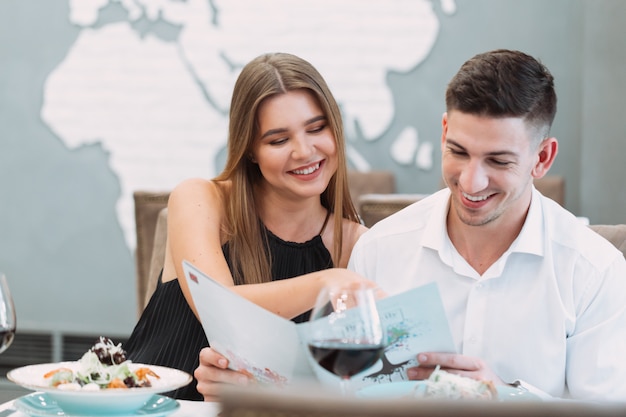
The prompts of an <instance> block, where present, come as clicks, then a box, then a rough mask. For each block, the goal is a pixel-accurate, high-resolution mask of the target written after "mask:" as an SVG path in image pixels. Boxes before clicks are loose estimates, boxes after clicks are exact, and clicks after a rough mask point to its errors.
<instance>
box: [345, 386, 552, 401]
mask: <svg viewBox="0 0 626 417" xmlns="http://www.w3.org/2000/svg"><path fill="white" fill-rule="evenodd" d="M425 388H426V384H425V383H424V382H423V381H404V382H390V383H388V384H375V385H370V386H368V387H365V388H361V389H360V390H358V391H357V392H356V395H357V397H359V398H372V399H374V398H375V399H398V398H410V397H411V396H415V392H416V391H417V390H420V389H425ZM496 390H497V391H498V401H506V402H508V401H540V398H539V397H538V396H536V395H535V394H532V393H530V392H528V391H525V390H522V389H519V388H515V387H509V386H504V385H498V386H496ZM416 399H417V397H416Z"/></svg>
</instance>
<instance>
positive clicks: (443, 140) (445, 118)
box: [441, 112, 448, 152]
mask: <svg viewBox="0 0 626 417" xmlns="http://www.w3.org/2000/svg"><path fill="white" fill-rule="evenodd" d="M447 135H448V112H445V113H444V114H443V117H442V118H441V151H442V152H443V147H444V145H445V143H446V136H447Z"/></svg>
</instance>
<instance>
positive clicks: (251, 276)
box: [214, 53, 359, 284]
mask: <svg viewBox="0 0 626 417" xmlns="http://www.w3.org/2000/svg"><path fill="white" fill-rule="evenodd" d="M297 89H307V90H309V91H310V92H312V93H313V95H314V96H315V97H316V98H317V100H318V102H319V105H320V106H321V108H322V111H323V112H324V115H325V116H326V118H327V119H328V125H329V128H330V129H331V130H332V132H333V134H334V136H335V141H336V146H337V161H338V163H337V172H335V174H334V175H333V176H332V178H331V180H330V182H329V184H328V187H327V188H326V190H325V191H324V192H323V193H322V195H321V203H322V205H323V206H324V207H325V208H326V209H328V210H329V211H330V212H332V213H334V215H335V217H334V224H333V227H334V244H333V248H332V251H331V253H332V257H333V260H334V261H335V262H338V261H339V259H341V250H342V242H343V233H342V231H343V227H342V226H343V219H349V220H352V221H355V222H358V221H359V218H358V215H357V212H356V209H355V208H354V205H353V203H352V200H351V198H350V192H349V190H348V178H347V167H346V150H345V139H344V133H343V122H342V119H341V113H340V111H339V106H338V105H337V102H336V101H335V98H334V97H333V95H332V93H331V92H330V90H329V88H328V86H327V85H326V82H325V81H324V79H323V78H322V76H321V75H320V74H319V72H318V71H317V70H316V69H315V68H314V67H313V66H312V65H311V64H310V63H309V62H307V61H305V60H304V59H301V58H299V57H297V56H294V55H291V54H286V53H270V54H265V55H261V56H259V57H257V58H255V59H254V60H252V61H251V62H250V63H248V64H247V65H246V66H245V67H244V68H243V70H242V71H241V74H240V75H239V78H238V79H237V82H236V83H235V88H234V90H233V96H232V100H231V106H230V116H229V129H228V157H227V160H226V166H225V168H224V170H223V171H222V173H221V174H220V175H218V176H217V177H216V178H215V179H214V181H230V182H231V184H232V188H231V193H230V196H229V197H228V198H225V204H226V217H227V224H226V229H227V230H226V232H227V234H228V242H229V243H228V245H229V246H228V247H229V256H230V259H231V264H232V266H231V268H232V269H233V271H232V273H233V279H234V281H235V284H252V283H261V282H268V281H271V280H272V275H271V259H270V255H269V253H268V249H267V242H266V240H265V234H264V233H263V230H262V227H261V221H260V218H259V215H258V210H257V207H258V205H257V202H256V201H255V195H254V185H255V184H257V183H258V182H259V181H261V179H262V176H261V172H260V170H259V168H258V166H257V165H256V164H254V163H253V162H252V161H251V160H250V158H249V155H250V152H251V150H252V145H253V143H254V141H255V139H256V138H257V136H258V128H259V124H258V120H257V112H258V109H259V106H260V105H261V103H262V102H263V100H265V99H266V98H268V97H270V96H273V95H276V94H284V93H286V92H288V91H292V90H297Z"/></svg>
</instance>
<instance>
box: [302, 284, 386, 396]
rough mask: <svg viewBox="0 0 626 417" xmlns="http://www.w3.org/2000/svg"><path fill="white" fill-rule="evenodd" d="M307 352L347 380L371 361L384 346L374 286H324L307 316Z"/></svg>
mask: <svg viewBox="0 0 626 417" xmlns="http://www.w3.org/2000/svg"><path fill="white" fill-rule="evenodd" d="M307 344H308V347H309V352H310V354H311V357H312V358H313V360H314V361H315V362H316V363H317V364H319V365H320V366H321V367H322V368H323V369H325V370H327V371H329V372H331V373H332V374H334V375H336V376H338V377H339V378H341V381H342V382H341V386H342V391H343V392H344V393H345V392H346V389H347V387H346V384H347V381H348V380H349V379H350V378H351V377H353V376H354V375H357V374H359V373H361V372H363V371H365V370H366V369H368V368H370V367H371V366H372V365H374V364H375V363H376V362H377V361H378V360H379V359H380V356H381V354H382V352H383V350H384V348H385V346H384V341H383V331H382V326H381V323H380V317H379V315H378V310H377V308H376V296H375V290H373V289H371V288H365V287H362V286H359V287H340V286H337V287H326V288H324V289H323V290H322V291H321V292H320V294H319V296H318V297H317V301H316V304H315V306H314V308H313V310H312V312H311V318H310V320H309V329H308V340H307Z"/></svg>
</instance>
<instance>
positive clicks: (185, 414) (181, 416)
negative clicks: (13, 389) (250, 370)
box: [0, 400, 220, 417]
mask: <svg viewBox="0 0 626 417" xmlns="http://www.w3.org/2000/svg"><path fill="white" fill-rule="evenodd" d="M178 402H179V403H180V408H179V409H178V410H177V411H176V412H174V413H172V414H170V415H169V416H168V417H198V416H202V417H217V415H218V413H219V411H220V404H219V403H212V402H201V401H186V400H178ZM8 416H11V417H29V416H28V415H27V414H24V413H22V412H20V411H17V410H16V409H15V406H14V405H13V400H12V401H7V402H5V403H4V404H0V417H8Z"/></svg>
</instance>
